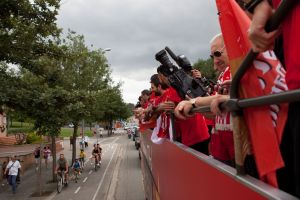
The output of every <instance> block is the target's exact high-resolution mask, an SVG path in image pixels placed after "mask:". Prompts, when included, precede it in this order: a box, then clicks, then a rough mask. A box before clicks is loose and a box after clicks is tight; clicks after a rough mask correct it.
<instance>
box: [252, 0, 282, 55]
mask: <svg viewBox="0 0 300 200" xmlns="http://www.w3.org/2000/svg"><path fill="white" fill-rule="evenodd" d="M272 14H273V8H272V7H271V5H270V4H269V2H268V1H267V0H263V1H261V2H260V3H259V4H258V5H257V6H256V7H255V8H254V12H253V16H252V22H251V25H250V28H249V32H248V37H249V39H250V42H251V45H252V48H253V51H254V52H264V51H266V50H269V49H273V47H274V42H275V39H276V37H277V35H278V30H275V31H272V32H269V33H267V32H266V31H265V25H266V23H267V21H268V19H269V18H270V17H271V16H272Z"/></svg>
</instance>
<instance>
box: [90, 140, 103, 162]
mask: <svg viewBox="0 0 300 200" xmlns="http://www.w3.org/2000/svg"><path fill="white" fill-rule="evenodd" d="M101 152H102V148H101V147H100V145H99V144H97V145H96V146H94V149H93V152H92V155H93V156H94V157H95V162H96V163H97V165H98V166H99V165H100V162H101Z"/></svg>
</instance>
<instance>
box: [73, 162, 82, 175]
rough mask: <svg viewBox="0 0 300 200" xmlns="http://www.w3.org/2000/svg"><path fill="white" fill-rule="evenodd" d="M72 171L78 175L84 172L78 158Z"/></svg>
mask: <svg viewBox="0 0 300 200" xmlns="http://www.w3.org/2000/svg"><path fill="white" fill-rule="evenodd" d="M72 169H73V172H74V174H75V173H76V172H78V174H80V172H81V170H82V168H81V164H80V162H79V160H78V159H77V158H76V159H75V162H74V163H73V165H72Z"/></svg>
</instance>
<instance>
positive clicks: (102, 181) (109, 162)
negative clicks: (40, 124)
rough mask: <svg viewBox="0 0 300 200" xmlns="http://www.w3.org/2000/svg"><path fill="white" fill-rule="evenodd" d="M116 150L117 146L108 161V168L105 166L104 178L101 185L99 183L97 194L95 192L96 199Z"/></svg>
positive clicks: (94, 197)
mask: <svg viewBox="0 0 300 200" xmlns="http://www.w3.org/2000/svg"><path fill="white" fill-rule="evenodd" d="M116 150H117V147H116V148H115V150H114V152H113V154H112V155H111V157H110V160H109V162H108V165H107V166H106V168H105V171H104V173H103V176H102V178H101V180H100V183H99V185H98V187H97V190H96V192H95V194H94V196H93V199H92V200H95V199H96V197H97V195H98V192H99V190H100V188H101V185H102V183H103V181H104V177H105V175H106V173H107V170H108V168H109V166H110V164H111V161H112V159H113V157H114V155H115V152H116Z"/></svg>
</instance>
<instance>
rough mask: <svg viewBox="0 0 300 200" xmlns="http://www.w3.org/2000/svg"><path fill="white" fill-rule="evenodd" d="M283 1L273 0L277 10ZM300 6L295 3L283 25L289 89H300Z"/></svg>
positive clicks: (286, 77)
mask: <svg viewBox="0 0 300 200" xmlns="http://www.w3.org/2000/svg"><path fill="white" fill-rule="evenodd" d="M280 2H281V0H273V5H274V7H275V8H277V7H278V5H279V3H280ZM299 24H300V4H299V3H298V4H297V3H295V7H294V8H293V9H292V10H291V11H290V12H288V13H287V17H286V18H285V20H284V22H283V24H282V35H283V50H284V62H285V64H284V65H285V67H286V76H285V79H286V83H287V85H288V88H289V89H290V90H291V89H299V88H300V78H299V77H300V59H299V58H298V56H299V53H300V38H299V35H300V27H299Z"/></svg>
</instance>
